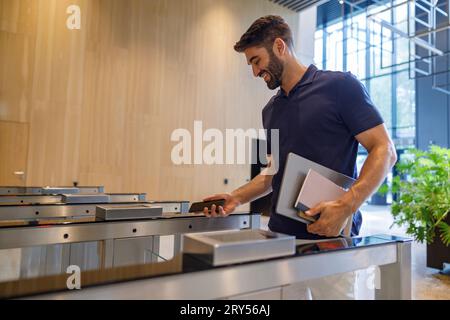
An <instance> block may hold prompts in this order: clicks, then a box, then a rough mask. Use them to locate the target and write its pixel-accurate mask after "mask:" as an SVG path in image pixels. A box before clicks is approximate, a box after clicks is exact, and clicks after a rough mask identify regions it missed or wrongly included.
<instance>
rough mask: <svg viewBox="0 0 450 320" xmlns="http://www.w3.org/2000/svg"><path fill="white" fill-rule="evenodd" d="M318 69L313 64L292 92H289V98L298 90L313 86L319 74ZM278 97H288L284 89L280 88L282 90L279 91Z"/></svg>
mask: <svg viewBox="0 0 450 320" xmlns="http://www.w3.org/2000/svg"><path fill="white" fill-rule="evenodd" d="M317 70H318V69H317V67H316V66H315V65H313V64H310V65H309V67H308V68H307V69H306V71H305V74H304V75H303V77H302V78H301V79H300V80H299V81H298V82H297V84H296V85H295V86H294V87H293V88H292V89H291V91H290V92H289V96H290V95H291V94H292V93H293V92H294V91H296V90H297V89H298V88H300V87H303V86H306V85H308V84H311V83H312V82H313V80H314V77H315V75H316V72H317ZM277 96H284V97H285V96H286V94H285V93H284V91H283V89H281V88H280V90H278V94H277Z"/></svg>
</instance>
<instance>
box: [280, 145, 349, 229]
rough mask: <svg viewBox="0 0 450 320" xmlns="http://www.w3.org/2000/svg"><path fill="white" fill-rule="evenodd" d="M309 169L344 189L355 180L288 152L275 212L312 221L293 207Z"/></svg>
mask: <svg viewBox="0 0 450 320" xmlns="http://www.w3.org/2000/svg"><path fill="white" fill-rule="evenodd" d="M309 169H313V170H315V171H316V172H318V173H319V174H321V175H322V176H324V177H325V178H328V179H330V180H331V181H333V182H334V183H335V184H337V185H338V186H341V187H342V188H344V189H348V188H350V187H351V186H352V184H353V183H354V182H355V179H353V178H351V177H349V176H346V175H345V174H342V173H339V172H337V171H334V170H331V169H329V168H327V167H324V166H322V165H320V164H318V163H315V162H313V161H311V160H308V159H306V158H303V157H301V156H299V155H297V154H295V153H292V152H291V153H289V154H288V157H287V161H286V167H285V169H284V174H283V179H282V181H281V187H280V193H279V195H278V202H277V207H276V212H277V213H278V214H281V215H283V216H286V217H288V218H291V219H294V220H297V221H301V222H303V223H306V224H309V223H311V222H312V220H311V217H309V219H305V218H306V216H304V215H302V214H301V212H300V213H299V210H297V209H296V208H295V202H296V200H297V197H298V194H299V192H300V189H301V187H302V185H303V181H304V180H305V178H306V175H307V174H308V171H309ZM299 214H300V216H299Z"/></svg>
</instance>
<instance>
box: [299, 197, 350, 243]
mask: <svg viewBox="0 0 450 320" xmlns="http://www.w3.org/2000/svg"><path fill="white" fill-rule="evenodd" d="M319 213H320V217H319V219H318V220H317V221H316V222H314V223H311V224H309V225H308V226H307V230H308V232H310V233H315V234H318V235H321V236H326V237H337V236H339V235H340V234H341V232H342V230H343V229H344V227H345V225H346V222H347V218H349V217H350V216H351V215H352V213H353V212H352V208H351V205H348V204H346V203H345V202H344V201H342V200H336V201H327V202H321V203H319V204H318V205H317V206H315V207H314V208H311V209H309V210H308V211H306V212H305V214H306V215H308V216H310V217H313V216H315V215H318V214H319Z"/></svg>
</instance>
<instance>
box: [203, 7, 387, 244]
mask: <svg viewBox="0 0 450 320" xmlns="http://www.w3.org/2000/svg"><path fill="white" fill-rule="evenodd" d="M234 49H235V50H236V51H237V52H240V53H244V54H245V57H246V59H247V62H248V64H249V65H251V67H252V70H253V74H254V76H255V77H260V78H262V79H263V80H264V81H265V82H266V84H267V87H268V88H269V89H271V90H273V89H276V88H278V87H280V90H279V91H278V93H277V94H276V95H275V96H273V97H272V99H271V100H270V101H269V102H268V104H267V105H266V106H265V108H264V109H263V112H262V117H263V125H264V128H265V129H267V130H271V129H278V130H279V157H278V159H279V163H278V164H277V165H278V170H277V172H276V173H272V174H270V169H269V172H266V173H265V174H260V175H258V176H257V177H255V178H254V179H253V180H251V181H250V182H249V183H247V184H245V185H244V186H242V187H240V188H238V189H237V190H235V191H233V192H232V193H231V194H217V195H214V196H211V197H208V198H206V199H205V200H214V199H220V198H224V199H225V200H226V201H225V204H224V206H223V207H218V208H216V207H215V206H213V207H212V208H211V212H210V213H208V210H207V209H206V208H205V211H204V213H205V215H206V216H211V217H216V216H226V215H229V214H230V213H231V212H233V211H234V210H235V209H236V207H237V206H239V205H241V204H243V203H246V202H249V201H252V200H254V199H257V198H259V197H261V196H263V195H265V194H267V193H269V192H271V191H272V193H273V196H272V209H271V216H270V220H269V228H270V229H271V230H272V231H275V232H281V233H286V234H291V235H295V236H296V237H297V238H298V239H318V238H322V237H335V236H338V235H339V234H340V233H341V231H342V229H343V227H344V226H345V222H346V220H347V218H348V217H350V216H351V215H352V214H353V213H355V214H354V215H353V224H352V235H357V234H358V233H359V229H360V227H361V223H362V218H361V214H360V212H359V211H358V208H359V207H360V206H361V205H362V204H363V202H364V201H365V200H366V199H367V198H368V197H369V196H370V195H371V194H372V193H373V192H375V191H376V190H377V188H378V187H379V185H380V184H381V183H382V181H383V180H384V178H385V177H386V175H387V173H388V172H389V171H390V170H391V168H392V166H393V165H394V164H395V162H396V152H395V148H394V145H393V143H392V141H391V140H390V138H389V135H388V133H387V131H386V128H385V126H384V124H383V119H382V118H381V116H380V114H379V112H378V111H377V109H376V108H375V106H374V105H373V103H372V101H371V100H370V98H369V96H368V93H367V91H366V90H365V88H364V87H363V85H362V84H361V83H360V82H359V81H358V80H357V79H356V78H355V77H354V76H353V75H351V74H350V73H343V72H330V71H321V70H318V69H317V68H316V67H315V66H314V65H310V66H309V67H306V66H304V65H302V64H301V63H300V62H298V61H297V59H296V57H295V54H294V46H293V39H292V32H291V30H290V28H289V26H288V25H287V24H286V22H285V21H284V20H283V19H282V18H281V17H278V16H266V17H262V18H259V19H258V20H256V21H255V22H254V23H253V24H252V25H251V26H250V28H249V29H248V30H247V31H246V32H245V34H244V35H242V37H241V39H240V40H239V41H238V42H237V43H236V45H235V46H234ZM269 137H270V134H268V139H269ZM268 142H269V145H270V141H268ZM358 143H360V144H361V145H362V146H363V147H364V148H365V149H366V150H367V151H368V157H367V159H366V161H365V163H364V166H363V167H362V170H361V172H360V175H359V178H358V179H357V180H356V182H355V183H354V184H353V186H352V187H351V188H350V190H349V191H348V192H346V193H345V195H344V196H343V197H342V198H340V199H338V200H336V201H329V202H323V203H320V204H319V205H317V206H316V207H314V208H311V209H310V210H309V211H308V212H306V214H308V215H310V216H315V215H317V214H319V213H320V217H319V219H318V220H317V221H316V222H315V223H312V224H310V225H305V224H303V223H301V222H297V221H295V220H292V219H289V218H287V217H284V216H282V215H279V214H277V212H276V210H275V208H276V201H277V199H278V193H279V189H280V185H281V179H282V176H283V172H284V166H285V162H286V158H287V155H288V153H289V152H293V153H296V154H298V155H300V156H303V157H305V158H307V159H309V160H312V161H314V162H317V163H319V164H321V165H323V166H326V167H328V168H330V169H333V170H335V171H338V172H341V173H343V174H346V175H348V176H351V177H354V178H356V177H357V172H356V156H357V150H358ZM269 158H270V157H269ZM275 158H276V157H273V158H272V159H275ZM269 165H270V167H273V166H274V164H273V163H270V164H269ZM268 173H269V174H268Z"/></svg>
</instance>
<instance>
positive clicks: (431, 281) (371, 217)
mask: <svg viewBox="0 0 450 320" xmlns="http://www.w3.org/2000/svg"><path fill="white" fill-rule="evenodd" d="M361 211H362V214H363V225H362V228H361V235H370V234H377V233H389V234H393V235H399V236H407V235H406V233H405V230H404V229H403V228H400V227H398V226H393V227H392V228H390V227H391V225H392V223H393V219H392V215H391V212H390V207H389V206H371V205H367V206H364V207H363V208H362V209H361ZM449 250H450V248H449ZM426 257H427V256H426V245H425V244H421V243H418V242H414V243H413V249H412V287H413V299H433V300H436V299H442V300H450V276H444V275H441V274H439V270H437V269H432V268H427V266H426Z"/></svg>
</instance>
